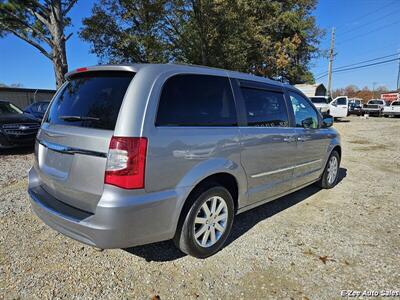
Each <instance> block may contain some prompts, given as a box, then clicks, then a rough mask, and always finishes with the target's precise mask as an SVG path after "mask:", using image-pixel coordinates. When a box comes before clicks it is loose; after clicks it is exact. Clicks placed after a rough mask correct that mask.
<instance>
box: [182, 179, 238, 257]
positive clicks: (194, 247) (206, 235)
mask: <svg viewBox="0 0 400 300" xmlns="http://www.w3.org/2000/svg"><path fill="white" fill-rule="evenodd" d="M188 201H191V202H193V204H192V206H191V207H190V209H189V211H188V212H187V213H186V215H185V216H184V218H185V219H184V222H183V224H182V226H181V228H178V230H177V232H176V234H175V237H174V243H175V245H176V246H177V247H178V248H179V249H180V250H181V251H182V252H184V253H186V254H188V255H191V256H194V257H197V258H206V257H208V256H211V255H213V254H215V253H216V252H218V251H219V250H220V249H221V248H222V247H223V246H224V244H225V242H226V239H227V238H228V236H229V233H230V231H231V229H232V224H233V219H234V215H235V207H234V202H233V199H232V196H231V194H230V193H229V191H228V190H227V189H226V188H224V187H223V186H218V185H217V186H213V187H209V188H208V189H204V190H203V191H202V192H199V193H196V195H194V196H193V199H188ZM214 201H215V208H214V209H213V205H214V204H213V203H214ZM220 205H221V207H220ZM205 206H207V208H208V210H209V212H210V213H211V216H210V214H208V215H209V217H207V213H206V209H205ZM218 210H221V212H220V213H218ZM213 211H214V216H212V212H213ZM215 212H217V213H218V214H215ZM183 213H185V212H183ZM223 215H226V219H225V218H222V217H223ZM218 217H219V218H222V220H220V221H217V219H218ZM196 219H197V220H198V221H201V222H207V223H198V222H195V220H196ZM223 220H225V221H223ZM208 224H209V225H208ZM214 224H215V225H214ZM216 224H218V225H219V226H218V225H216ZM221 228H223V229H224V230H223V232H222V233H221V231H222V229H221ZM213 231H214V234H213ZM196 234H197V235H198V236H197V237H196ZM213 237H214V239H215V240H214V241H213ZM204 241H205V242H204Z"/></svg>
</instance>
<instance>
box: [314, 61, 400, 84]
mask: <svg viewBox="0 0 400 300" xmlns="http://www.w3.org/2000/svg"><path fill="white" fill-rule="evenodd" d="M396 60H400V58H393V59H388V60H384V61H380V62H376V63H373V64H367V65H362V66H358V67H352V68H345V69H340V70H336V71H332V73H337V72H344V71H350V70H356V69H361V68H366V67H372V66H376V65H381V64H386V63H389V62H392V61H396ZM327 75H328V74H325V75H322V76H320V77H317V78H315V79H321V78H323V77H325V76H327Z"/></svg>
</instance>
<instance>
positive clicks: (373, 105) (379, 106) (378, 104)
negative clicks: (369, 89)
mask: <svg viewBox="0 0 400 300" xmlns="http://www.w3.org/2000/svg"><path fill="white" fill-rule="evenodd" d="M385 106H386V102H385V100H382V99H371V100H369V101H368V103H367V104H364V105H363V108H362V114H363V115H365V114H368V115H370V116H377V117H380V116H381V115H382V111H383V108H384V107H385Z"/></svg>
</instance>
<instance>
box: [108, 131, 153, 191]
mask: <svg viewBox="0 0 400 300" xmlns="http://www.w3.org/2000/svg"><path fill="white" fill-rule="evenodd" d="M146 151H147V138H144V137H117V136H113V137H112V138H111V142H110V148H109V150H108V156H107V166H106V173H105V178H104V183H106V184H112V185H115V186H118V187H121V188H124V189H142V188H144V176H145V174H144V173H145V167H146Z"/></svg>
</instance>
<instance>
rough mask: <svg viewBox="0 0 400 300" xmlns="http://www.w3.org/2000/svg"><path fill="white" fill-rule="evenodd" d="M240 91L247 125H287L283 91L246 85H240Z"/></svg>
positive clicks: (287, 119)
mask: <svg viewBox="0 0 400 300" xmlns="http://www.w3.org/2000/svg"><path fill="white" fill-rule="evenodd" d="M241 91H242V95H243V100H244V104H245V107H246V115H247V125H248V126H255V127H288V126H289V118H288V113H287V108H286V103H285V98H284V96H283V93H279V92H272V91H267V90H261V89H254V88H247V87H242V88H241Z"/></svg>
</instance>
